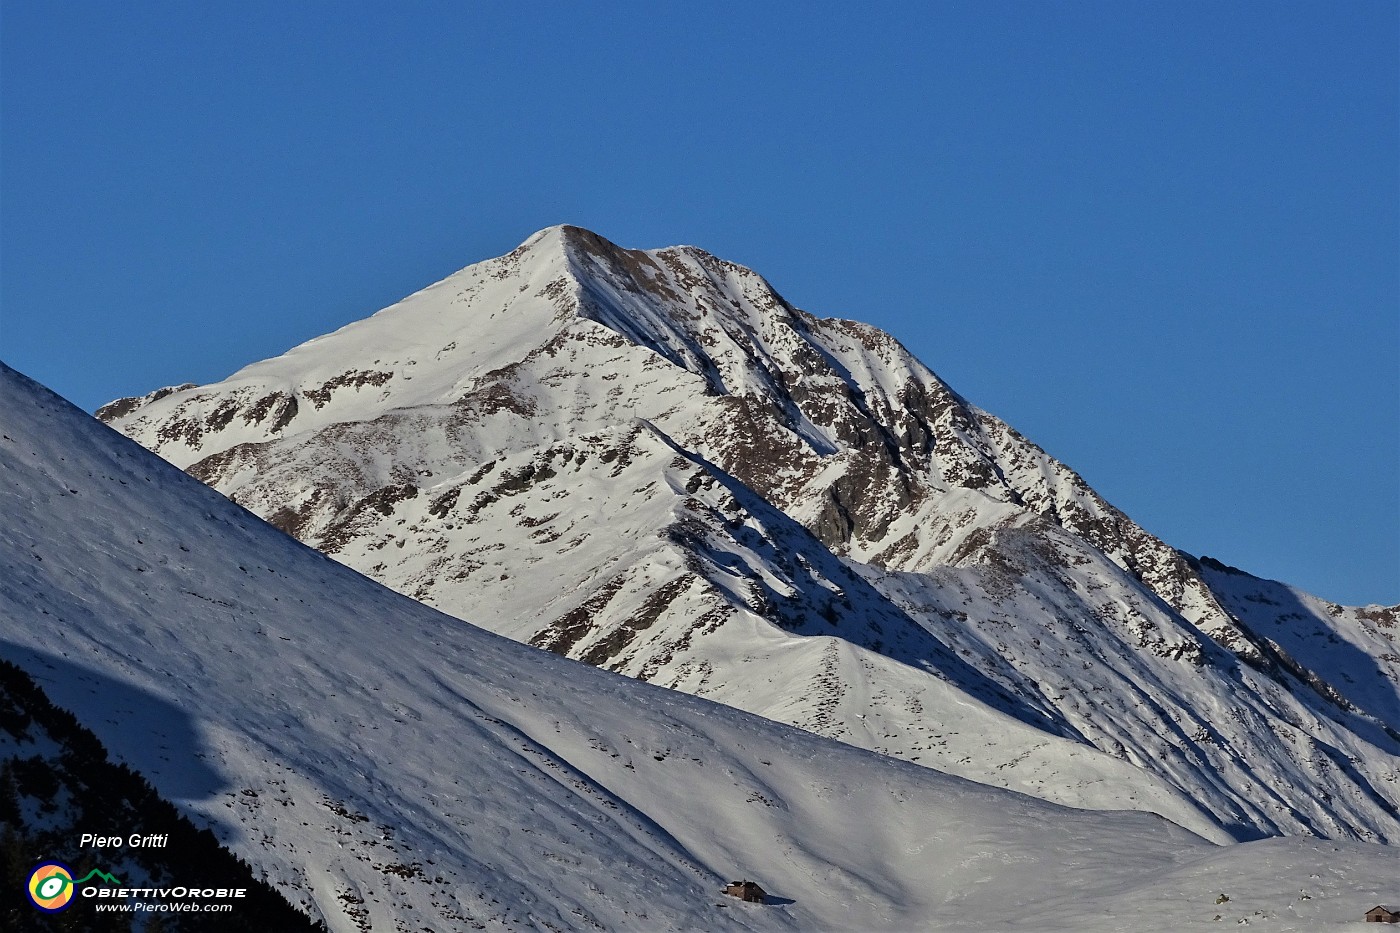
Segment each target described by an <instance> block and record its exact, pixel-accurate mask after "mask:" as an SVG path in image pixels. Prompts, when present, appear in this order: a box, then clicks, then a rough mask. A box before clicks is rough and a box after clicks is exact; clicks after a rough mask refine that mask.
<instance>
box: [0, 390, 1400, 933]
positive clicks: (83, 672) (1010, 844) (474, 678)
mask: <svg viewBox="0 0 1400 933" xmlns="http://www.w3.org/2000/svg"><path fill="white" fill-rule="evenodd" d="M0 516H3V522H0V561H3V566H0V618H4V619H5V620H6V624H5V629H4V644H3V646H2V647H0V652H3V654H4V655H5V656H6V657H7V658H9V659H11V660H13V661H16V662H18V663H19V664H21V666H23V667H24V668H25V669H26V670H28V671H29V672H30V673H31V675H33V676H34V677H35V678H36V680H38V681H39V682H40V683H41V684H42V685H43V687H44V689H45V690H46V691H47V692H48V694H49V695H50V697H51V698H52V699H53V700H54V701H55V702H56V703H58V704H60V705H62V706H64V707H67V708H70V709H72V710H74V711H75V712H76V713H77V715H78V716H79V718H80V719H81V721H83V722H84V723H85V724H86V725H87V726H88V727H89V728H91V729H92V730H93V731H94V732H95V733H96V734H97V735H98V737H99V738H100V739H101V740H102V741H103V742H104V743H105V744H106V745H107V746H108V748H110V749H111V750H112V751H113V752H114V753H115V754H116V755H117V756H118V757H120V758H121V759H123V760H124V761H126V762H127V763H129V764H130V765H131V766H132V767H134V768H136V769H137V770H138V771H140V772H141V773H143V774H144V775H145V776H146V777H147V778H148V779H149V780H150V781H151V782H152V783H153V784H154V785H155V786H156V787H157V788H158V789H159V790H160V791H161V792H162V793H163V794H164V795H165V796H167V797H169V798H171V799H174V800H176V801H177V802H179V803H180V804H181V805H182V806H184V807H185V808H186V809H187V810H188V811H189V812H190V813H191V814H193V815H195V817H196V818H197V819H200V820H204V821H207V822H208V823H210V824H211V825H212V826H213V827H214V828H215V829H216V831H217V832H218V834H219V835H220V837H221V838H222V839H224V840H225V841H226V842H227V843H228V844H229V845H230V846H231V847H233V848H234V849H235V851H237V852H238V853H239V854H240V855H242V856H243V857H244V858H246V859H248V860H249V861H250V862H251V863H252V864H253V865H254V866H255V867H257V868H258V869H259V870H260V871H262V872H265V873H266V874H267V876H268V877H269V878H270V879H271V880H272V881H273V882H274V883H275V884H277V885H278V886H279V887H280V888H282V890H284V891H285V892H287V893H288V895H289V896H290V897H291V898H292V899H293V901H294V902H299V903H301V904H303V905H304V906H305V908H306V909H307V910H308V912H309V913H311V914H312V915H313V916H319V917H324V918H325V919H326V921H327V922H328V924H329V925H330V927H331V928H332V929H335V930H356V929H374V930H395V929H397V930H407V929H429V930H457V929H464V928H484V929H507V928H509V929H520V928H534V929H568V930H582V929H609V930H613V929H617V930H622V929H636V930H668V929H707V930H719V929H804V930H818V929H860V930H876V929H927V928H929V927H931V926H934V925H939V926H940V927H942V928H949V929H1007V928H1022V927H1024V928H1027V929H1075V930H1083V931H1094V930H1109V929H1120V928H1122V923H1123V922H1124V919H1125V918H1131V917H1147V918H1150V921H1151V922H1149V923H1148V924H1147V926H1146V928H1151V925H1152V923H1160V924H1164V925H1163V926H1161V927H1159V928H1162V929H1167V928H1170V929H1187V928H1191V927H1193V926H1197V925H1201V926H1204V925H1206V924H1208V923H1211V922H1213V921H1212V920H1211V918H1212V917H1213V916H1214V915H1215V914H1216V913H1219V912H1220V908H1218V907H1216V905H1215V904H1214V898H1215V897H1216V896H1217V894H1216V892H1217V890H1220V891H1222V893H1223V892H1225V891H1228V892H1230V896H1231V897H1232V898H1234V899H1236V900H1235V901H1232V903H1236V902H1238V904H1239V908H1238V910H1236V909H1235V908H1232V911H1233V912H1241V911H1246V910H1248V911H1260V912H1261V913H1260V914H1252V916H1256V917H1262V916H1263V915H1264V914H1267V915H1269V916H1273V917H1277V918H1280V920H1286V922H1284V923H1282V925H1277V926H1275V927H1273V928H1275V929H1297V928H1307V929H1325V928H1328V927H1331V926H1340V925H1341V924H1343V923H1344V922H1345V921H1348V920H1351V919H1354V918H1355V917H1356V916H1359V913H1360V911H1363V910H1365V909H1366V908H1367V907H1369V906H1371V903H1370V902H1372V901H1378V900H1381V899H1383V898H1384V896H1385V895H1386V893H1387V891H1386V888H1385V885H1386V884H1388V883H1391V882H1393V878H1394V877H1395V876H1396V874H1397V869H1400V858H1397V854H1396V851H1395V850H1393V849H1389V848H1386V847H1381V846H1376V845H1367V844H1363V843H1328V844H1325V845H1321V844H1318V843H1316V842H1310V841H1306V840H1277V841H1272V842H1266V843H1248V844H1242V845H1237V846H1232V847H1230V848H1229V849H1228V850H1219V849H1217V848H1216V847H1214V846H1212V845H1210V844H1209V843H1207V842H1205V841H1204V840H1202V839H1200V838H1199V837H1197V836H1194V835H1192V834H1190V833H1187V832H1185V831H1183V830H1181V829H1179V828H1177V827H1175V826H1173V825H1171V824H1169V823H1167V822H1166V821H1165V820H1162V819H1160V818H1158V817H1154V816H1150V815H1146V814H1141V813H1123V812H1119V813H1095V812H1088V811H1083V810H1071V809H1065V808H1061V807H1058V806H1055V805H1052V804H1048V803H1044V802H1041V801H1038V800H1035V799H1033V798H1030V797H1027V796H1023V795H1018V794H1014V793H1011V792H1008V791H1002V790H998V789H994V788H989V787H985V786H983V785H979V784H975V783H972V782H968V781H965V780H961V779H958V778H955V777H950V776H945V775H943V774H940V773H938V772H936V771H934V770H932V769H927V768H922V767H918V766H914V765H910V764H906V763H901V762H896V761H892V760H890V759H888V758H884V757H880V756H876V755H872V754H870V753H868V752H864V751H861V750H859V749H856V748H852V747H850V746H849V745H845V744H841V743H837V742H832V741H829V740H824V739H821V738H819V737H816V736H813V735H810V734H809V733H805V732H801V731H798V730H793V729H790V728H787V727H784V726H781V725H778V724H775V723H771V722H768V721H765V720H761V719H757V718H755V717H752V716H749V715H747V714H744V713H741V712H739V711H736V710H732V709H729V708H727V707H723V706H717V705H714V704H711V703H708V702H706V701H703V700H699V699H695V698H691V697H688V696H686V695H684V694H681V693H677V692H673V691H666V690H660V689H658V688H655V687H651V686H648V685H646V684H642V683H638V682H636V681H633V680H628V679H625V678H621V677H617V676H614V675H612V674H609V673H606V672H603V671H599V670H596V669H594V668H591V667H588V666H586V665H582V664H578V663H575V662H572V661H568V660H565V659H563V658H559V657H556V656H554V655H551V654H547V653H545V652H540V651H536V650H534V649H531V648H528V647H525V646H522V645H519V644H516V643H514V642H511V641H508V640H506V639H503V638H500V637H497V636H494V635H490V634H488V633H486V632H483V631H481V630H480V629H477V628H474V627H472V626H470V625H467V624H464V623H461V622H458V621H456V620H454V619H451V618H449V617H446V616H443V615H441V614H439V613H438V612H436V611H435V610H433V609H431V608H428V607H425V606H422V605H420V604H418V603H414V602H412V601H410V600H407V599H405V598H403V597H400V596H397V595H395V594H393V593H392V592H390V591H388V590H385V589H383V588H381V587H379V586H378V585H376V584H374V583H372V582H371V581H369V580H367V579H365V578H363V577H361V576H359V575H358V574H356V573H354V572H353V571H351V570H349V569H347V568H345V567H342V566H340V565H338V564H336V563H334V562H332V561H329V560H327V559H325V558H324V557H322V556H320V555H318V554H316V553H315V552H312V551H310V550H308V549H306V548H304V547H302V546H301V545H299V544H297V543H296V542H294V541H293V540H291V539H290V538H287V537H285V536H283V535H281V534H280V533H279V532H277V531H275V530H274V529H272V528H270V527H268V526H267V525H265V524H263V523H262V522H260V521H259V520H258V519H256V518H255V517H254V516H252V515H250V514H249V513H247V512H245V511H243V510H242V509H240V508H238V507H237V506H235V505H233V504H231V503H229V502H227V501H226V500H224V499H223V498H221V497H220V496H218V495H217V494H216V493H214V492H213V491H212V490H208V489H206V488H204V487H202V486H200V485H199V484H198V483H196V482H195V481H193V480H191V479H189V478H187V477H185V476H183V475H182V474H181V473H180V472H179V471H177V470H175V469H173V468H172V467H170V466H169V465H167V464H165V463H163V462H161V461H160V460H158V459H157V458H155V457H153V456H151V455H149V454H147V453H146V452H145V451H143V450H141V449H140V448H139V447H137V446H136V445H134V444H132V443H130V442H129V441H127V440H125V439H123V438H121V437H119V436H118V435H116V434H115V433H113V432H110V431H108V430H107V429H105V428H103V427H101V426H100V425H98V424H97V423H96V422H95V421H92V420H91V419H90V418H88V417H87V416H85V415H83V414H82V413H81V412H79V411H77V410H76V409H74V408H72V407H71V406H69V405H68V404H67V403H65V402H63V401H62V400H60V399H58V398H57V397H56V396H53V395H51V394H50V393H48V392H47V391H46V390H44V389H42V388H41V387H39V386H37V385H35V384H34V383H32V382H30V381H29V380H27V379H25V378H24V377H22V376H20V375H19V374H17V373H15V372H13V371H12V370H9V369H8V368H3V367H0ZM1223 856H1228V857H1223ZM730 876H734V877H738V876H748V877H752V878H755V879H757V880H759V881H760V883H762V884H763V885H764V886H765V888H767V890H768V891H769V893H770V894H771V895H772V896H773V899H772V901H771V902H770V903H769V904H765V905H744V904H740V903H739V902H737V901H728V900H727V899H721V898H718V897H716V894H715V891H716V889H717V887H718V886H719V885H720V884H721V883H722V881H724V880H726V879H727V878H729V877H730ZM1300 892H1307V893H1308V899H1307V900H1306V901H1303V900H1301V899H1300V897H1301V893H1300ZM1300 909H1301V911H1302V913H1301V916H1304V917H1307V918H1312V919H1310V920H1309V921H1308V922H1307V925H1306V927H1298V926H1296V925H1291V924H1293V921H1292V919H1291V918H1292V917H1294V916H1298V915H1300V914H1299V911H1300ZM1241 916H1244V914H1241ZM1232 919H1233V916H1232Z"/></svg>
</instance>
